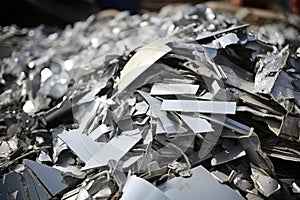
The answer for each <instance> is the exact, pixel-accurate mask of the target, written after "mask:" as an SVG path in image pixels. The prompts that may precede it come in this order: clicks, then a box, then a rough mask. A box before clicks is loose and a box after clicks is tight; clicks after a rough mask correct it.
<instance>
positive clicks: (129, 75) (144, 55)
mask: <svg viewBox="0 0 300 200" xmlns="http://www.w3.org/2000/svg"><path fill="white" fill-rule="evenodd" d="M169 51H171V48H170V47H168V46H167V45H165V44H163V43H161V42H160V41H153V42H151V43H150V44H148V45H146V46H144V47H142V48H141V49H139V50H138V51H137V52H136V53H135V54H134V55H133V57H132V58H131V59H130V60H129V61H128V62H127V64H126V65H125V66H124V69H123V70H122V73H121V77H120V80H119V82H118V83H117V86H118V92H121V91H123V90H125V89H126V87H127V86H128V85H130V83H131V82H133V81H134V80H135V79H136V78H137V77H138V76H139V75H140V74H142V73H143V72H144V71H145V70H146V69H148V68H149V67H150V66H151V65H152V64H153V63H154V62H155V61H157V60H158V59H160V58H161V57H162V56H164V55H165V54H166V53H168V52H169Z"/></svg>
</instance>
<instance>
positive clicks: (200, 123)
mask: <svg viewBox="0 0 300 200" xmlns="http://www.w3.org/2000/svg"><path fill="white" fill-rule="evenodd" d="M179 116H180V118H181V119H182V120H183V121H184V122H185V123H186V124H187V125H188V126H189V127H190V128H191V129H192V131H193V132H194V133H207V132H213V131H214V129H213V128H212V127H211V124H210V123H209V122H208V121H207V120H205V119H201V118H200V117H197V116H189V115H185V114H181V115H179Z"/></svg>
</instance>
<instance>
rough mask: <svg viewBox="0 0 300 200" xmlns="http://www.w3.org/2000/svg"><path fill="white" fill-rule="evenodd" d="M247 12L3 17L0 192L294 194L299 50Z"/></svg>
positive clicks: (194, 9) (7, 195)
mask: <svg viewBox="0 0 300 200" xmlns="http://www.w3.org/2000/svg"><path fill="white" fill-rule="evenodd" d="M247 26H248V24H244V23H241V22H238V21H237V20H235V19H234V18H231V17H229V16H225V15H216V14H215V13H214V12H213V11H212V10H211V9H209V8H207V7H205V6H204V5H197V6H189V5H185V6H181V7H165V8H163V9H162V10H161V12H160V13H158V14H155V13H146V14H144V15H141V16H140V15H135V16H129V14H128V13H126V12H122V13H119V14H117V15H116V16H115V17H113V18H108V19H100V20H99V19H98V20H97V19H95V18H94V17H90V18H89V19H88V20H87V21H85V22H78V23H76V24H75V25H74V26H73V27H66V29H65V30H63V31H61V32H50V33H49V32H47V28H45V27H44V28H43V27H39V28H37V29H33V30H31V29H18V28H16V27H13V26H11V27H2V28H1V38H0V39H1V43H3V44H9V43H10V41H16V40H17V41H18V40H22V44H21V45H19V46H18V48H17V49H15V50H12V53H11V55H10V56H8V57H3V58H2V59H1V61H0V63H1V69H0V70H1V77H0V84H1V87H0V93H1V94H0V99H1V101H0V109H1V112H0V134H1V145H0V154H1V157H0V159H1V164H0V166H1V168H0V169H1V177H2V178H1V181H0V188H1V189H0V191H1V192H0V195H1V199H2V198H3V199H51V198H59V199H69V200H71V199H123V200H128V199H130V200H132V199H183V198H188V199H201V198H203V199H207V198H209V199H244V198H247V199H265V198H270V199H297V198H299V193H300V188H299V187H300V182H299V180H300V174H299V168H300V164H299V162H300V145H299V139H300V135H299V133H300V131H299V127H300V126H299V124H300V123H299V122H300V121H299V119H300V87H299V83H300V76H299V73H300V62H299V61H300V60H299V59H300V58H299V57H300V52H299V49H298V50H297V51H292V50H290V49H297V48H295V47H293V48H291V47H290V46H289V45H288V44H274V41H272V42H269V41H268V39H267V37H265V38H263V37H262V36H261V35H260V37H258V36H257V34H256V33H250V32H249V31H248V30H247ZM262 38H263V39H262ZM291 45H293V44H291Z"/></svg>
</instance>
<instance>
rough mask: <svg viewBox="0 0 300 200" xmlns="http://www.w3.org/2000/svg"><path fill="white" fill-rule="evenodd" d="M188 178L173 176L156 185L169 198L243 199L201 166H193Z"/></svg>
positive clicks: (193, 199) (196, 199)
mask: <svg viewBox="0 0 300 200" xmlns="http://www.w3.org/2000/svg"><path fill="white" fill-rule="evenodd" d="M191 171H192V176H191V177H190V178H182V177H175V178H173V179H170V180H168V181H167V182H166V183H163V184H161V185H159V186H158V188H159V189H160V190H161V191H163V192H164V193H165V195H166V196H167V197H168V198H169V199H190V200H198V199H207V198H209V199H212V200H213V199H215V200H219V199H232V200H234V199H236V200H237V199H244V198H243V197H242V196H241V195H240V194H239V193H238V192H236V191H234V190H233V189H231V188H230V187H228V186H227V185H222V184H221V183H219V182H218V181H217V179H215V178H214V176H213V175H212V174H211V173H210V172H209V171H207V170H206V169H205V168H204V167H203V166H198V167H196V168H193V169H192V170H191Z"/></svg>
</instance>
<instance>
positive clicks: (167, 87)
mask: <svg viewBox="0 0 300 200" xmlns="http://www.w3.org/2000/svg"><path fill="white" fill-rule="evenodd" d="M198 89H199V85H191V84H162V83H155V84H154V85H153V86H152V88H151V91H150V94H151V95H177V94H191V95H195V94H196V93H197V90H198Z"/></svg>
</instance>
